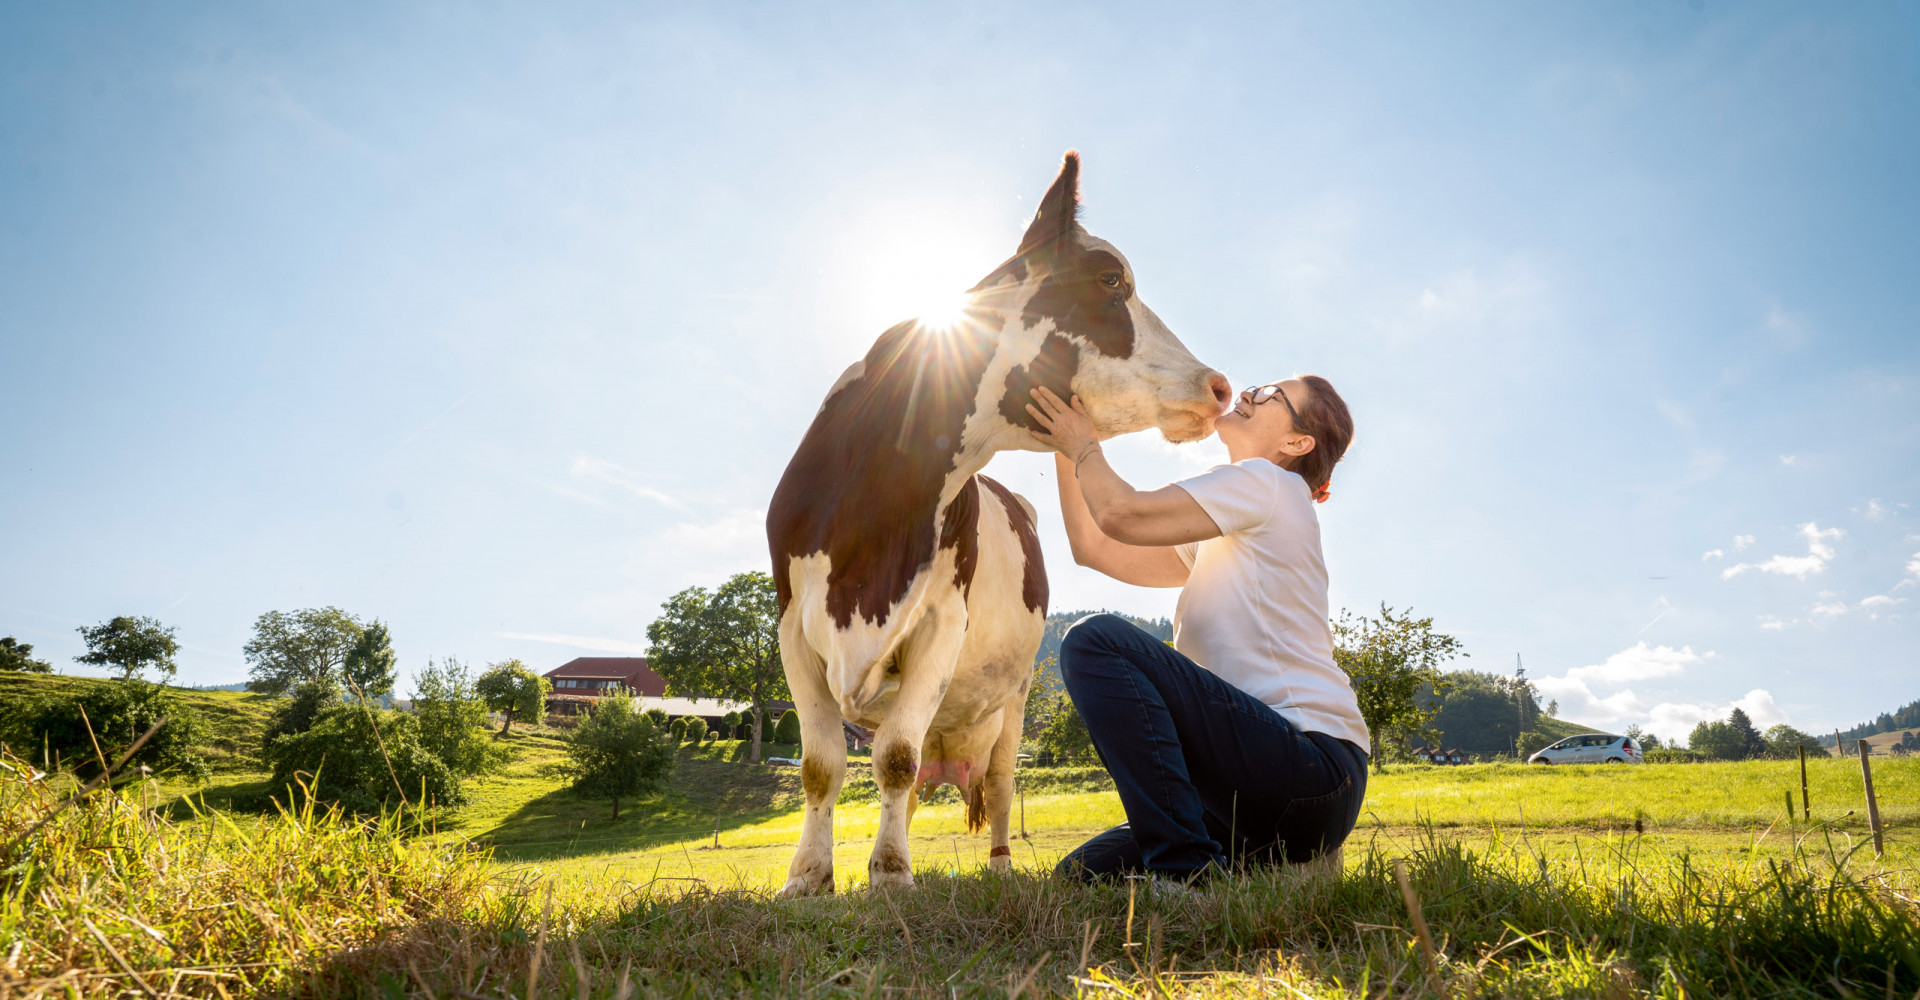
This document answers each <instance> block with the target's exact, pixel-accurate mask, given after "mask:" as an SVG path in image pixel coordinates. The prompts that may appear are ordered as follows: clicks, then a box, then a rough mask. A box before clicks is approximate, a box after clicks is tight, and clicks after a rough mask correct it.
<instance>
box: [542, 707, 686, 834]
mask: <svg viewBox="0 0 1920 1000" xmlns="http://www.w3.org/2000/svg"><path fill="white" fill-rule="evenodd" d="M661 737H662V731H661V730H660V729H659V728H658V727H656V726H655V725H654V721H653V718H652V713H651V712H648V713H644V714H643V713H640V712H637V711H635V710H634V704H633V699H632V698H630V697H627V696H625V695H616V696H614V697H612V698H607V699H605V700H603V701H601V702H600V704H599V707H597V708H596V709H595V710H594V713H593V715H592V716H591V717H589V718H588V719H587V720H586V721H585V722H582V723H581V724H580V725H579V726H577V727H575V729H574V730H573V732H572V733H569V734H568V735H567V761H568V762H567V764H565V765H563V770H564V771H565V772H566V773H568V774H570V775H572V777H573V790H574V791H575V792H578V793H579V794H581V795H585V796H588V797H590V798H596V799H610V800H612V802H613V818H614V819H619V818H620V800H621V799H623V798H631V797H635V796H641V795H647V794H650V793H652V792H654V791H657V790H658V789H659V788H660V787H661V786H662V785H665V784H666V782H667V779H668V778H669V777H670V776H672V774H673V764H674V760H675V754H674V752H673V749H674V745H675V743H676V742H678V741H677V740H671V739H670V738H669V739H662V738H661Z"/></svg>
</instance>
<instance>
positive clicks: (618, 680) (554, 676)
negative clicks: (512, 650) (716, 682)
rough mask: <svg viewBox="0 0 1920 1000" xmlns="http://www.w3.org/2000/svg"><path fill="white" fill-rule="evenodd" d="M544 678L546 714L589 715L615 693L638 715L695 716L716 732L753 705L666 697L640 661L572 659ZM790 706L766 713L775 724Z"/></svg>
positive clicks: (771, 706) (770, 706) (771, 705)
mask: <svg viewBox="0 0 1920 1000" xmlns="http://www.w3.org/2000/svg"><path fill="white" fill-rule="evenodd" d="M545 677H546V678H547V680H549V681H551V682H552V683H553V691H552V692H551V693H549V694H548V695H547V712H548V714H550V715H576V714H579V713H581V712H586V711H589V710H590V709H591V708H592V706H593V703H594V702H596V701H598V700H600V699H601V698H604V697H606V696H608V695H610V694H614V693H616V692H621V691H625V692H626V693H628V694H631V695H633V700H634V703H635V704H636V705H638V706H639V707H640V709H641V710H642V711H645V710H647V709H654V708H657V709H660V710H661V711H663V712H665V713H667V714H668V715H670V716H673V717H674V718H680V717H682V716H695V717H698V718H702V719H705V720H707V725H708V726H711V727H713V728H716V729H717V728H719V726H720V723H721V721H722V720H723V719H725V718H726V715H727V713H728V712H739V713H740V714H742V715H745V714H747V713H748V712H751V711H753V706H752V705H750V704H748V703H746V702H744V701H726V700H723V699H719V698H683V697H672V698H670V697H668V696H667V682H666V681H665V680H664V679H663V678H661V676H660V675H659V674H656V673H654V672H653V669H652V668H651V667H648V666H647V658H646V657H644V656H580V657H575V658H574V659H571V660H568V661H567V662H565V663H562V664H561V665H559V666H557V667H555V668H553V669H552V670H549V671H547V672H546V674H545ZM792 707H793V704H792V703H791V702H785V701H777V702H768V703H767V705H766V711H767V713H768V714H769V715H771V716H772V717H773V718H776V719H777V718H779V717H780V713H782V712H784V711H786V710H787V709H789V708H792Z"/></svg>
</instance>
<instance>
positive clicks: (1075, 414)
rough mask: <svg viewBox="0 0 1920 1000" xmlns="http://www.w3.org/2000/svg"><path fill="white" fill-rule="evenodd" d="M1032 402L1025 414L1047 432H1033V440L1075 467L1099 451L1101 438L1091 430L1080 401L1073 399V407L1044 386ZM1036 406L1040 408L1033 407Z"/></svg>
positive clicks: (1089, 420)
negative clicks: (1092, 453) (1095, 451)
mask: <svg viewBox="0 0 1920 1000" xmlns="http://www.w3.org/2000/svg"><path fill="white" fill-rule="evenodd" d="M1030 395H1032V396H1033V399H1034V402H1033V403H1028V404H1027V412H1028V413H1031V414H1033V419H1034V420H1036V421H1038V422H1039V424H1040V426H1042V427H1044V428H1046V431H1045V432H1044V433H1043V432H1041V431H1033V432H1032V434H1033V438H1034V440H1036V441H1038V442H1040V443H1041V444H1044V445H1046V446H1047V447H1049V448H1052V449H1053V450H1055V451H1057V452H1059V453H1060V454H1061V455H1063V456H1065V457H1066V459H1067V460H1068V461H1070V462H1072V463H1074V464H1075V465H1079V464H1080V460H1081V459H1083V458H1085V457H1086V456H1087V454H1088V453H1089V452H1091V451H1093V450H1095V449H1097V448H1099V447H1100V434H1099V432H1097V431H1095V430H1094V429H1093V420H1092V419H1091V418H1089V417H1088V416H1087V407H1086V404H1084V403H1082V402H1080V397H1079V396H1075V397H1073V402H1072V404H1067V403H1063V402H1061V401H1060V397H1059V396H1056V395H1054V394H1053V390H1052V389H1049V388H1047V387H1046V386H1044V385H1041V386H1035V387H1034V389H1033V392H1032V393H1030ZM1035 403H1037V404H1039V405H1037V406H1036V405H1035Z"/></svg>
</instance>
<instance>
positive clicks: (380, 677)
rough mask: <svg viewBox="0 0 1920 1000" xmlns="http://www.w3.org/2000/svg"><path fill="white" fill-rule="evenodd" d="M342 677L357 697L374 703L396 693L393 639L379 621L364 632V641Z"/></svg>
mask: <svg viewBox="0 0 1920 1000" xmlns="http://www.w3.org/2000/svg"><path fill="white" fill-rule="evenodd" d="M340 673H341V680H343V681H345V682H346V685H347V690H349V691H352V692H354V695H355V696H356V697H359V698H365V699H368V700H373V699H377V698H379V697H381V696H382V695H389V694H392V693H393V681H394V655H393V639H392V637H391V636H389V635H388V634H387V626H386V625H385V624H384V623H382V622H381V621H380V620H379V619H375V620H373V621H371V622H368V623H367V625H366V627H365V628H362V629H361V630H360V638H359V639H358V640H355V642H354V644H353V648H351V649H349V650H347V655H346V659H345V660H343V661H342V662H341V665H340Z"/></svg>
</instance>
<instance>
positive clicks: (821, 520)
mask: <svg viewBox="0 0 1920 1000" xmlns="http://www.w3.org/2000/svg"><path fill="white" fill-rule="evenodd" d="M1079 172H1080V160H1079V157H1078V156H1077V155H1076V154H1074V153H1071V152H1069V153H1068V154H1067V156H1066V159H1065V162H1064V163H1063V164H1062V166H1061V168H1060V175H1059V177H1058V178H1056V179H1055V180H1054V182H1053V186H1052V187H1051V188H1050V189H1049V190H1048V191H1047V194H1046V197H1045V198H1044V200H1043V201H1042V202H1041V204H1040V209H1039V211H1038V212H1036V213H1035V214H1034V217H1033V222H1032V224H1031V225H1030V226H1029V228H1028V229H1027V233H1026V236H1025V237H1024V238H1022V239H1021V241H1020V249H1019V251H1018V252H1017V253H1016V254H1015V255H1014V256H1013V258H1012V259H1010V260H1008V261H1007V262H1006V263H1004V264H1002V265H1000V267H998V268H997V269H995V270H994V272H993V273H992V274H989V275H987V277H986V278H985V279H984V280H982V281H981V282H980V283H979V284H978V285H976V286H975V287H974V288H973V289H972V290H971V291H970V292H969V293H968V306H967V309H966V312H965V316H966V318H965V320H964V321H963V322H959V323H956V324H953V325H952V326H950V327H943V326H934V325H931V324H925V323H920V322H917V321H910V322H906V323H902V324H900V325H898V326H895V327H894V328H893V329H891V330H888V331H887V332H886V333H884V334H881V336H880V339H879V340H878V341H876V342H875V343H874V345H873V347H872V348H871V349H869V350H868V351H867V355H866V357H865V358H864V359H862V360H860V361H857V362H855V363H854V364H853V366H852V367H850V368H848V369H847V371H846V373H845V374H844V375H842V376H840V379H839V381H837V382H835V383H834V385H833V388H832V389H830V390H828V392H827V398H826V401H825V402H824V403H822V404H821V406H820V411H819V413H818V414H817V415H816V416H815V417H814V420H813V425H812V426H811V427H809V428H808V429H807V433H806V436H805V437H804V438H803V439H802V440H801V442H800V448H799V450H798V451H797V452H796V453H795V454H794V456H793V460H792V461H791V462H790V463H789V464H788V465H787V470H786V473H785V475H783V476H782V477H781V479H780V485H779V487H778V488H777V489H775V491H774V495H773V501H772V503H771V505H770V506H769V508H768V512H767V540H768V543H769V545H770V546H771V548H772V553H773V578H774V584H775V587H776V588H777V590H778V593H779V600H780V655H781V657H782V659H783V660H784V662H785V666H786V673H787V681H788V684H789V685H790V686H791V687H792V689H793V699H794V707H795V708H796V709H797V710H798V712H799V715H800V725H801V729H802V732H803V741H804V743H803V745H804V749H803V750H802V765H801V777H802V784H803V786H804V787H805V789H806V798H807V811H806V818H805V821H804V824H805V825H804V826H803V828H802V830H801V834H800V846H799V850H798V852H797V853H796V854H795V856H794V859H793V866H792V868H791V869H790V871H789V873H788V878H787V883H786V886H785V888H783V889H782V894H783V895H797V894H804V893H813V892H821V891H827V892H831V891H832V890H833V885H834V880H833V805H834V800H835V799H836V798H837V797H838V796H839V793H840V782H841V779H842V777H843V776H844V774H845V771H846V753H845V743H844V742H843V741H842V739H841V720H842V719H843V718H844V719H848V720H851V721H853V722H856V723H859V724H860V725H863V726H868V727H872V728H875V729H877V730H878V731H877V732H876V733H875V734H874V740H873V768H874V780H875V782H876V783H877V784H878V785H879V789H880V832H879V837H878V839H877V840H876V841H875V843H874V848H873V855H872V857H871V859H870V860H869V861H868V864H867V873H868V877H869V880H870V882H871V883H872V884H873V885H886V884H897V885H911V884H913V872H912V867H911V859H910V857H909V854H908V848H907V823H908V820H909V819H910V818H911V816H912V813H913V809H914V806H915V805H916V804H917V803H918V801H919V796H920V792H921V791H922V790H923V789H926V788H931V787H934V786H937V785H939V784H941V783H943V782H944V783H952V784H954V785H956V786H958V787H959V788H960V790H961V793H962V795H963V796H964V797H965V798H966V800H967V803H968V809H967V818H968V826H969V828H970V829H974V830H978V829H979V828H980V826H981V825H982V823H983V821H985V822H990V823H991V825H992V837H993V847H992V850H991V852H990V858H991V862H990V863H991V865H992V867H993V868H994V870H996V871H1007V870H1009V869H1010V868H1011V866H1012V859H1011V857H1010V854H1011V851H1010V849H1009V848H1008V845H1007V815H1008V810H1009V807H1010V805H1011V804H1012V801H1013V766H1014V751H1015V749H1016V748H1017V746H1018V745H1019V739H1020V724H1021V716H1022V714H1023V712H1024V709H1025V704H1026V697H1027V684H1028V682H1029V681H1030V680H1031V678H1032V673H1033V657H1034V653H1035V651H1036V650H1037V649H1038V648H1039V645H1040V637H1041V632H1042V629H1043V628H1044V626H1045V621H1046V605H1047V577H1046V570H1045V567H1044V566H1043V565H1042V564H1041V559H1040V541H1039V538H1038V536H1037V535H1036V534H1035V532H1034V511H1033V507H1032V506H1031V505H1030V504H1028V503H1027V502H1026V501H1025V500H1023V499H1022V498H1020V497H1018V496H1016V495H1015V494H1014V493H1013V492H1012V491H1010V490H1008V489H1007V488H1006V487H1004V486H1002V485H1000V484H999V483H996V482H994V481H993V480H991V479H988V478H987V477H985V476H981V475H976V473H978V472H979V471H980V469H981V468H982V467H983V466H985V465H986V464H987V460H988V459H990V458H992V457H993V455H994V453H995V452H999V451H1007V450H1015V449H1024V450H1028V451H1036V450H1041V446H1040V445H1039V444H1038V443H1036V442H1035V441H1034V439H1033V438H1032V437H1031V436H1030V435H1029V434H1028V431H1029V430H1030V429H1033V428H1034V427H1035V426H1036V425H1035V424H1034V422H1033V420H1032V418H1031V417H1030V416H1029V415H1028V414H1027V412H1026V409H1025V404H1026V403H1027V402H1028V400H1029V392H1030V390H1031V389H1032V388H1033V387H1034V386H1038V385H1044V386H1047V387H1049V388H1051V389H1052V390H1053V391H1054V392H1056V393H1058V394H1059V395H1060V396H1061V397H1062V398H1067V397H1069V395H1070V394H1072V393H1078V394H1079V396H1080V398H1081V399H1082V400H1083V401H1085V403H1086V405H1087V409H1088V412H1089V414H1090V415H1091V417H1092V419H1093V421H1094V424H1095V426H1096V427H1098V428H1099V430H1100V432H1101V434H1102V435H1103V436H1111V435H1115V434H1122V433H1126V432H1128V431H1135V430H1141V429H1144V428H1147V427H1156V426H1157V427H1159V428H1160V430H1161V433H1162V434H1164V435H1165V436H1166V438H1167V439H1168V440H1170V441H1191V440H1197V439H1199V438H1203V437H1205V436H1207V435H1208V434H1209V433H1211V432H1212V428H1213V421H1214V418H1215V417H1217V416H1219V415H1220V413H1222V412H1223V411H1224V409H1225V407H1226V405H1227V403H1228V401H1229V399H1230V395H1231V393H1230V389H1229V387H1228V384H1227V381H1226V379H1225V378H1224V377H1223V376H1222V375H1220V373H1218V372H1216V371H1214V370H1212V369H1210V368H1208V367H1207V366H1206V365H1203V364H1201V363H1200V362H1198V361H1196V360H1194V357H1193V355H1192V354H1190V353H1188V351H1187V349H1186V347H1185V346H1183V345H1182V344H1181V343H1180V341H1179V340H1178V339H1177V338H1175V337H1174V335H1173V334H1172V333H1171V332H1169V331H1168V330H1167V328H1166V325H1165V324H1163V323H1161V322H1160V318H1159V317H1157V316H1155V315H1154V314H1153V310H1151V309H1148V308H1147V306H1146V304H1145V303H1143V302H1141V301H1140V298H1139V296H1138V295H1136V294H1135V293H1134V275H1133V269H1132V268H1131V267H1129V266H1128V264H1127V260H1126V258H1125V257H1123V256H1121V254H1120V252H1119V251H1118V250H1115V249H1114V248H1113V247H1112V246H1111V245H1109V244H1108V243H1107V242H1106V241H1104V240H1100V239H1097V238H1095V237H1093V236H1090V235H1088V234H1087V232H1086V231H1085V230H1084V229H1082V228H1081V227H1080V224H1079V222H1078V220H1077V218H1076V215H1077V211H1078V205H1079Z"/></svg>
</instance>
